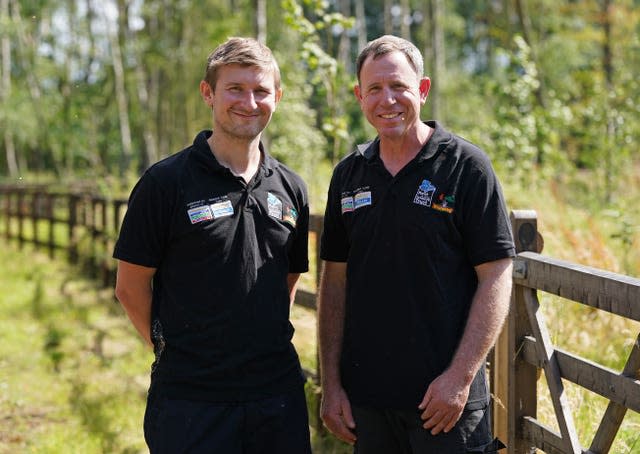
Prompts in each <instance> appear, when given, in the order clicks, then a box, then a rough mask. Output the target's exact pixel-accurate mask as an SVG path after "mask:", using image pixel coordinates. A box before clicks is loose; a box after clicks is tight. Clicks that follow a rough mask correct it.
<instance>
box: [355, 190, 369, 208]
mask: <svg viewBox="0 0 640 454" xmlns="http://www.w3.org/2000/svg"><path fill="white" fill-rule="evenodd" d="M371 202H372V199H371V191H364V192H358V193H357V194H356V195H355V197H354V198H353V206H354V209H356V210H357V209H358V208H362V207H365V206H367V205H371Z"/></svg>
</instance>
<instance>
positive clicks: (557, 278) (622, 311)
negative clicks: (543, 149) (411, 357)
mask: <svg viewBox="0 0 640 454" xmlns="http://www.w3.org/2000/svg"><path fill="white" fill-rule="evenodd" d="M512 226H513V231H514V234H515V238H516V244H517V249H518V251H519V254H518V256H517V257H516V258H515V260H514V271H513V283H514V289H513V293H512V300H511V302H512V306H511V311H510V313H509V318H508V321H507V324H506V326H505V328H504V330H503V332H502V335H501V337H500V339H499V341H498V343H497V344H496V347H495V353H494V362H495V367H494V368H493V370H492V376H493V380H492V383H493V393H494V395H495V399H494V407H493V409H494V431H495V432H496V434H497V435H498V436H499V437H500V438H502V439H503V440H507V442H508V445H509V452H511V453H516V454H520V453H530V452H532V450H534V449H535V448H537V449H539V450H542V451H544V452H547V453H553V454H556V453H557V454H564V453H572V454H578V453H592V454H596V453H608V452H609V451H610V450H611V446H612V444H613V442H614V440H615V437H616V435H617V432H618V430H619V428H620V425H621V424H622V420H623V418H624V416H625V413H626V411H627V409H631V410H633V411H635V412H640V380H639V379H640V336H639V337H637V338H636V339H635V343H634V345H633V347H632V349H631V353H630V355H629V358H628V360H627V363H626V365H625V367H624V369H623V370H622V371H621V372H616V371H613V370H611V369H609V368H607V367H605V366H602V365H600V364H597V363H594V362H592V361H589V360H586V359H583V358H580V357H579V356H578V355H575V354H573V353H571V352H568V351H565V350H563V349H560V348H557V347H555V346H554V345H553V343H552V341H551V336H550V335H549V331H548V329H547V325H546V321H545V319H544V317H543V315H542V311H541V310H540V301H539V299H538V292H546V293H549V294H552V295H556V296H559V297H561V298H564V299H568V300H572V301H576V302H578V303H581V304H583V305H585V306H589V307H591V308H594V309H596V310H599V311H605V312H608V313H611V314H616V315H619V316H622V317H625V318H627V319H631V320H636V321H640V279H635V278H632V277H629V276H624V275H620V274H616V273H611V272H607V271H603V270H599V269H596V268H591V267H588V266H582V265H578V264H575V263H570V262H566V261H563V260H557V259H553V258H550V257H545V256H543V255H541V254H540V252H541V250H542V238H541V236H540V235H539V233H538V230H537V219H536V214H535V212H531V211H515V212H513V213H512ZM541 370H544V374H545V377H546V380H547V386H548V390H549V394H550V396H551V401H552V403H553V410H554V413H555V418H556V421H557V425H558V428H559V432H556V431H555V430H552V429H551V428H549V427H546V426H545V425H543V424H542V423H541V422H540V421H538V419H537V415H536V413H537V402H538V399H537V387H536V384H537V380H538V377H539V376H540V371H541ZM500 377H507V380H502V379H501V378H500ZM563 380H565V381H569V382H572V383H574V384H576V385H578V386H580V387H582V388H585V389H587V390H589V391H591V392H594V393H597V394H599V395H600V396H603V397H605V398H606V399H608V400H609V404H608V407H607V409H606V411H605V413H604V416H603V417H602V420H601V421H600V424H599V426H598V429H597V430H596V433H595V436H594V438H593V440H592V441H591V443H590V445H589V447H588V448H585V447H583V446H582V445H581V444H580V442H579V440H578V436H577V434H576V429H575V425H574V423H573V416H572V413H571V410H570V408H569V405H568V402H567V396H566V391H565V387H564V384H563V383H564V382H563Z"/></svg>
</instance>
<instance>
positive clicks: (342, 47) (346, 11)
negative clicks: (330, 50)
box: [338, 0, 353, 74]
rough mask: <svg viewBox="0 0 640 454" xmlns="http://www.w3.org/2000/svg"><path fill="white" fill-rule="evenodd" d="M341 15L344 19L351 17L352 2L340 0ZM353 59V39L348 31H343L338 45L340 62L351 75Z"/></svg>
mask: <svg viewBox="0 0 640 454" xmlns="http://www.w3.org/2000/svg"><path fill="white" fill-rule="evenodd" d="M339 6H340V13H341V14H342V15H343V16H344V17H349V16H351V0H340V4H339ZM352 60H353V59H352V58H351V38H349V33H347V30H342V34H341V35H340V43H339V44H338V61H339V62H340V63H342V66H343V68H344V69H345V71H346V72H347V73H349V74H351V73H352V72H353V71H352V67H353V61H352Z"/></svg>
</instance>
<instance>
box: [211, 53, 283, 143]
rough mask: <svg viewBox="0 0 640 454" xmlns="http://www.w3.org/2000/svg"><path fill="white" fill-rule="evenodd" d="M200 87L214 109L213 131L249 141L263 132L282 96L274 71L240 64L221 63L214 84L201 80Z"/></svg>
mask: <svg viewBox="0 0 640 454" xmlns="http://www.w3.org/2000/svg"><path fill="white" fill-rule="evenodd" d="M200 91H201V93H202V97H203V99H204V101H205V102H206V103H207V104H208V105H209V106H210V107H211V108H212V110H213V126H214V131H215V133H216V134H217V135H224V136H227V138H229V139H234V140H238V139H240V140H249V141H251V140H253V139H255V138H256V137H258V136H259V135H260V134H261V133H262V131H263V130H264V128H265V127H266V126H267V124H268V123H269V121H270V120H271V115H272V114H273V112H274V111H275V110H276V105H277V104H278V102H279V101H280V98H281V96H282V90H281V89H276V83H275V75H274V72H273V71H271V70H268V69H264V68H261V67H258V66H246V65H239V64H229V65H224V66H222V67H220V68H219V69H218V74H217V80H216V83H215V87H211V86H210V85H209V83H208V82H205V81H202V82H201V83H200Z"/></svg>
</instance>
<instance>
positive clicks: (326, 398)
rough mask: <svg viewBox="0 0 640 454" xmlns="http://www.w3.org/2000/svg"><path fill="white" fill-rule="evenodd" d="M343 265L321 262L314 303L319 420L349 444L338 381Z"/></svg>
mask: <svg viewBox="0 0 640 454" xmlns="http://www.w3.org/2000/svg"><path fill="white" fill-rule="evenodd" d="M346 282H347V264H346V263H342V262H327V261H325V262H324V267H323V271H322V277H321V278H320V289H319V299H318V323H319V327H318V334H319V337H320V373H321V383H322V407H321V411H320V414H321V417H322V420H323V421H324V424H325V425H326V426H327V428H328V429H329V430H330V431H331V432H332V433H333V434H334V435H335V436H336V437H338V438H339V439H341V440H343V441H346V442H347V443H350V444H353V443H355V441H356V437H355V435H354V434H353V429H354V428H355V422H354V420H353V416H352V414H351V404H350V403H349V399H348V398H347V394H346V393H345V391H344V389H343V388H342V383H341V380H340V355H341V353H342V338H343V330H344V315H345V301H346Z"/></svg>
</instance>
